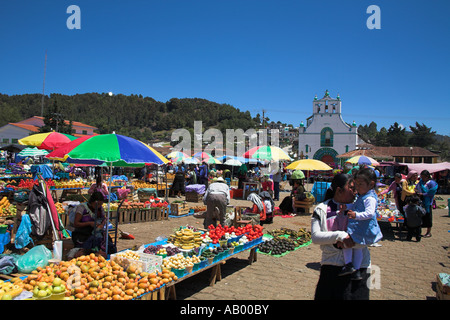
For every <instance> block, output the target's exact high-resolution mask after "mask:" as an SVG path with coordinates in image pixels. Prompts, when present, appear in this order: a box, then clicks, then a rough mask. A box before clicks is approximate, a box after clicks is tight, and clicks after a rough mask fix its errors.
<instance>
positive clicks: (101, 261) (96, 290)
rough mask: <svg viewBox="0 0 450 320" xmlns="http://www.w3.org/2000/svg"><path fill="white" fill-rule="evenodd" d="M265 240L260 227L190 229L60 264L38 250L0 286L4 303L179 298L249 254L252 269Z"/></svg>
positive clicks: (44, 250)
mask: <svg viewBox="0 0 450 320" xmlns="http://www.w3.org/2000/svg"><path fill="white" fill-rule="evenodd" d="M262 236H263V234H262V227H260V226H252V225H247V226H244V227H240V228H234V227H230V228H228V227H223V228H222V227H217V228H214V227H212V226H211V227H210V228H209V229H208V230H201V229H195V228H193V227H190V226H185V227H180V228H178V229H177V230H175V232H174V234H172V235H170V236H169V237H168V238H167V239H163V240H161V241H159V242H154V243H151V244H148V245H144V246H142V247H141V248H139V249H138V250H131V249H127V250H124V251H121V252H118V253H116V254H113V255H111V257H110V259H105V258H104V257H103V256H101V255H95V254H93V253H92V254H90V255H83V256H80V257H77V258H73V259H71V260H70V261H58V262H55V261H53V260H52V254H51V252H50V251H49V250H48V249H47V248H45V247H43V246H38V247H34V248H33V249H32V250H30V254H29V255H28V253H27V254H26V255H24V256H22V257H20V258H18V259H17V261H16V262H17V265H18V266H20V267H19V270H18V271H19V272H18V273H13V274H11V275H10V276H8V277H3V279H7V280H8V279H9V280H10V281H7V282H9V283H11V284H12V285H11V286H9V284H8V285H3V283H5V282H4V281H3V280H2V282H0V285H2V287H4V288H5V291H4V292H3V296H4V295H6V296H5V297H3V298H4V299H5V300H7V299H9V300H10V299H16V300H62V299H68V300H132V299H145V300H147V299H166V298H169V297H170V298H176V291H175V285H176V284H178V283H180V282H181V281H183V280H185V279H187V278H189V277H192V276H194V275H196V274H198V273H200V272H204V271H206V270H211V271H212V272H211V278H210V285H214V283H215V282H216V281H220V279H221V265H222V264H223V263H225V262H226V260H228V259H230V258H231V257H233V256H234V255H235V254H237V253H239V252H242V251H248V252H249V263H253V262H254V261H256V251H257V246H258V245H259V244H260V243H261V242H262ZM31 251H33V252H31ZM27 255H28V256H27ZM24 271H26V272H24ZM1 298H2V297H0V299H1Z"/></svg>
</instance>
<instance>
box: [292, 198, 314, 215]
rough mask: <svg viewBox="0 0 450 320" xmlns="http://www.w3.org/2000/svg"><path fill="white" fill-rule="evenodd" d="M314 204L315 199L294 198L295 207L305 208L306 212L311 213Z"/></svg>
mask: <svg viewBox="0 0 450 320" xmlns="http://www.w3.org/2000/svg"><path fill="white" fill-rule="evenodd" d="M313 206H314V199H311V198H306V199H305V200H302V201H298V200H294V208H303V209H305V213H311V208H312V207H313Z"/></svg>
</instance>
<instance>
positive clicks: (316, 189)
mask: <svg viewBox="0 0 450 320" xmlns="http://www.w3.org/2000/svg"><path fill="white" fill-rule="evenodd" d="M330 186H331V182H325V181H316V182H314V186H313V188H312V190H311V194H312V195H313V196H314V198H316V202H317V203H320V202H322V201H323V200H324V199H325V193H326V192H327V189H328V188H329V187H330Z"/></svg>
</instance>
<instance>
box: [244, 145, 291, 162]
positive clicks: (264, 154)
mask: <svg viewBox="0 0 450 320" xmlns="http://www.w3.org/2000/svg"><path fill="white" fill-rule="evenodd" d="M243 157H244V158H253V159H260V160H267V161H282V160H292V158H291V157H289V155H288V154H287V153H286V151H284V150H283V149H281V148H280V147H276V146H258V147H254V148H251V149H250V150H248V151H247V152H246V153H244V154H243Z"/></svg>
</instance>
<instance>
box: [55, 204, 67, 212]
mask: <svg viewBox="0 0 450 320" xmlns="http://www.w3.org/2000/svg"><path fill="white" fill-rule="evenodd" d="M55 207H56V211H57V212H58V213H59V214H63V213H64V212H65V209H64V207H63V204H62V203H61V202H55Z"/></svg>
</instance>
